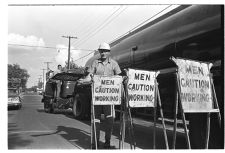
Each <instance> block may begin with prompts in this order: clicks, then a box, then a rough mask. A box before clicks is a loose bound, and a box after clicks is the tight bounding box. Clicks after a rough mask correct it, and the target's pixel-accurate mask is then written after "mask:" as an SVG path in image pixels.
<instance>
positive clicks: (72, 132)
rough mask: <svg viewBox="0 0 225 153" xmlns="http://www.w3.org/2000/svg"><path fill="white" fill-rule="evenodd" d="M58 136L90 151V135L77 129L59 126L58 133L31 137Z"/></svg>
mask: <svg viewBox="0 0 225 153" xmlns="http://www.w3.org/2000/svg"><path fill="white" fill-rule="evenodd" d="M53 134H58V135H60V136H61V137H63V138H64V139H66V140H67V141H69V142H70V143H71V144H73V145H74V146H78V147H81V149H90V147H91V146H90V144H91V137H90V133H89V132H87V131H83V130H80V129H77V128H72V127H66V126H58V127H57V129H56V132H53V133H47V134H39V135H31V136H33V137H39V136H46V135H53Z"/></svg>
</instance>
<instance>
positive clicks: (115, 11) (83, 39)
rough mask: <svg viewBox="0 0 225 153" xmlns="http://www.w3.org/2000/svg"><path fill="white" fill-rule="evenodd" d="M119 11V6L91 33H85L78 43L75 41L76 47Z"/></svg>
mask: <svg viewBox="0 0 225 153" xmlns="http://www.w3.org/2000/svg"><path fill="white" fill-rule="evenodd" d="M120 9H121V6H120V7H119V8H118V9H116V10H115V11H113V12H112V13H111V14H110V15H109V16H108V17H107V18H106V19H105V20H103V21H102V22H101V23H100V24H99V25H98V26H97V27H95V28H94V29H93V30H92V31H91V32H89V33H87V34H86V35H85V36H84V38H82V39H79V40H78V41H76V42H75V43H76V45H75V47H76V46H78V45H77V44H79V43H80V42H82V41H83V40H84V39H86V38H87V37H88V36H89V35H91V34H92V33H93V32H94V31H96V30H97V29H98V28H99V27H101V26H102V25H103V24H104V23H105V22H106V21H107V20H109V19H110V18H111V17H112V16H113V15H114V14H115V13H116V12H118V11H119V10H120Z"/></svg>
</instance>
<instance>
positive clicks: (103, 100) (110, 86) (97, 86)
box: [92, 75, 122, 105]
mask: <svg viewBox="0 0 225 153" xmlns="http://www.w3.org/2000/svg"><path fill="white" fill-rule="evenodd" d="M93 81H94V83H93V88H92V90H93V91H92V100H93V104H94V105H120V104H121V87H122V77H121V76H101V75H94V77H93Z"/></svg>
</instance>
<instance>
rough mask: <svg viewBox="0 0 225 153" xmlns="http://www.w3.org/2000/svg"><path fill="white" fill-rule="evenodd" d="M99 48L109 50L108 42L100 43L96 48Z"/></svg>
mask: <svg viewBox="0 0 225 153" xmlns="http://www.w3.org/2000/svg"><path fill="white" fill-rule="evenodd" d="M100 49H104V50H110V46H109V44H107V43H101V44H100V45H99V48H98V50H100Z"/></svg>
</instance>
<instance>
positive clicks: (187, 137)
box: [179, 104, 191, 149]
mask: <svg viewBox="0 0 225 153" xmlns="http://www.w3.org/2000/svg"><path fill="white" fill-rule="evenodd" d="M181 105H182V104H180V105H179V106H180V109H181V116H182V120H183V125H184V132H185V135H186V140H187V147H188V149H191V144H190V138H189V134H188V130H187V124H186V119H185V115H184V111H183V108H182V106H181Z"/></svg>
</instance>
